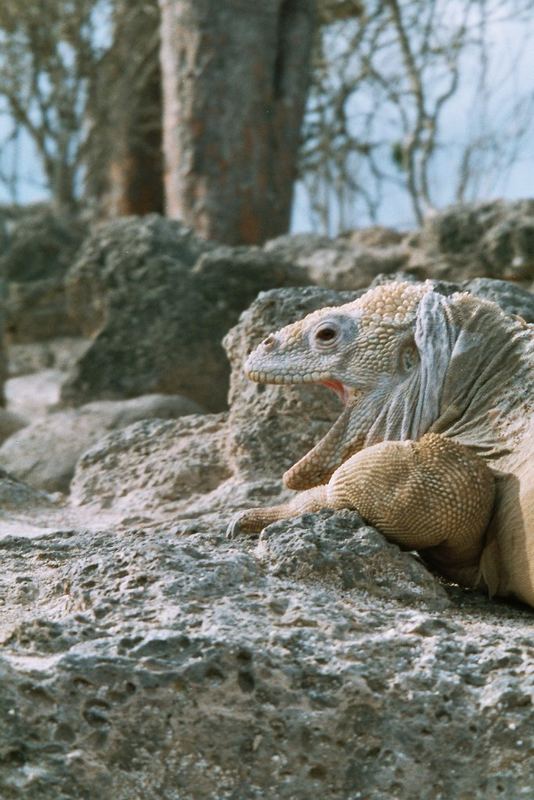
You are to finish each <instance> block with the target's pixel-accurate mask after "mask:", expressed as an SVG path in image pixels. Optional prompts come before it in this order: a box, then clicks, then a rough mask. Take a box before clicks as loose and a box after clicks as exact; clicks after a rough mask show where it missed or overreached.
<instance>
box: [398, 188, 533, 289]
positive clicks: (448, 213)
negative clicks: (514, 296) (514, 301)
mask: <svg viewBox="0 0 534 800" xmlns="http://www.w3.org/2000/svg"><path fill="white" fill-rule="evenodd" d="M411 244H412V245H413V246H414V247H415V250H414V253H413V255H412V258H411V259H410V265H411V267H412V268H413V267H417V268H418V269H419V271H420V274H421V275H424V276H425V277H435V278H439V279H443V280H453V281H459V280H460V281H461V280H469V279H472V278H476V277H487V278H498V279H508V280H514V281H519V282H523V283H524V284H525V285H528V284H529V283H531V282H532V281H533V280H534V201H533V200H518V201H515V202H512V203H506V202H504V201H502V200H496V201H492V202H486V203H471V204H463V205H461V204H460V205H454V206H450V207H449V208H446V209H444V210H443V211H440V212H437V213H435V214H433V215H431V216H429V217H428V218H427V219H426V220H425V223H424V225H423V227H422V230H421V232H420V233H418V234H416V235H415V236H413V237H411Z"/></svg>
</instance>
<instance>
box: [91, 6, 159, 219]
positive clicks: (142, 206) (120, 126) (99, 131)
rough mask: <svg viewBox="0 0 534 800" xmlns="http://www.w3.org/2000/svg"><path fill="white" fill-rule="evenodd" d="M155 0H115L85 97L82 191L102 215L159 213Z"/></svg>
mask: <svg viewBox="0 0 534 800" xmlns="http://www.w3.org/2000/svg"><path fill="white" fill-rule="evenodd" d="M159 19H160V17H159V7H158V0H142V2H141V1H140V0H135V2H131V0H118V2H117V3H116V5H115V14H114V22H113V29H114V38H113V45H112V48H111V50H110V52H109V53H108V54H107V55H106V56H105V57H104V59H103V62H102V63H101V65H100V69H99V75H98V83H97V85H96V86H94V87H93V93H92V98H91V102H90V108H91V116H92V120H93V132H94V135H93V137H92V140H91V141H90V148H89V149H90V155H89V160H90V168H89V170H88V179H87V186H88V195H89V196H92V197H93V198H95V199H96V200H97V201H98V205H99V209H100V211H101V214H102V216H104V217H106V218H109V217H117V216H124V215H128V214H148V213H150V212H159V213H162V212H163V207H164V190H163V152H162V132H161V115H162V99H161V70H160V64H159V58H158V51H159Z"/></svg>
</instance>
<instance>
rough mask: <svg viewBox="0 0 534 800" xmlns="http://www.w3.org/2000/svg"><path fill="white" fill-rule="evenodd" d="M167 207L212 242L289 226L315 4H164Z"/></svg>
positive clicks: (192, 0)
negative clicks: (212, 240)
mask: <svg viewBox="0 0 534 800" xmlns="http://www.w3.org/2000/svg"><path fill="white" fill-rule="evenodd" d="M160 9H161V65H162V77H163V107H164V113H163V150H164V155H165V197H166V210H167V214H168V216H170V217H174V218H179V219H182V220H183V221H184V222H186V223H187V224H189V225H191V226H192V227H193V228H194V229H195V231H196V232H197V233H198V234H200V235H201V236H204V237H206V238H209V239H214V240H217V241H220V242H225V243H227V244H241V243H244V244H256V243H259V242H263V241H265V240H266V239H269V238H271V237H273V236H278V235H280V234H282V233H285V232H286V231H287V229H288V226H289V221H290V212H291V200H292V191H293V183H294V180H295V176H296V160H297V151H298V144H299V134H300V127H301V122H302V116H303V113H304V107H305V101H306V94H307V89H308V84H309V76H310V54H311V47H312V40H313V32H314V20H315V0H261V2H251V1H250V0H160Z"/></svg>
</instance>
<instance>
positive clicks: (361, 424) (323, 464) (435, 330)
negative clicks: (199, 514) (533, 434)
mask: <svg viewBox="0 0 534 800" xmlns="http://www.w3.org/2000/svg"><path fill="white" fill-rule="evenodd" d="M511 324H512V323H511V321H510V320H509V319H508V318H506V317H505V315H504V314H503V313H502V312H501V311H500V309H499V308H498V307H497V306H496V305H495V304H494V303H488V302H486V301H483V300H480V299H478V298H474V297H472V296H469V295H466V294H456V295H453V296H452V297H444V296H442V295H440V294H437V293H436V292H434V291H433V289H432V285H431V284H430V283H429V282H427V283H424V284H413V283H389V284H384V285H382V286H378V287H376V288H375V289H371V290H370V291H368V292H366V293H365V294H364V295H363V296H362V297H360V298H358V299H357V300H355V301H354V302H351V303H347V304H345V305H342V306H336V307H331V308H323V309H320V310H318V311H314V312H313V313H311V314H309V315H308V316H307V317H305V318H304V319H302V320H299V321H298V322H295V323H293V324H292V325H287V326H286V327H285V328H282V329H281V330H279V331H278V332H276V333H272V334H270V335H269V336H268V337H267V338H266V339H265V340H264V341H263V342H262V343H261V344H260V345H259V346H258V347H257V348H256V350H254V351H253V353H251V355H250V356H249V358H248V360H247V362H246V364H245V371H246V373H247V375H248V377H249V378H250V379H251V380H253V381H257V382H260V383H276V384H299V383H314V384H322V385H324V386H327V387H328V388H330V389H333V390H334V391H335V392H336V393H337V394H338V396H339V397H340V398H341V400H342V402H343V403H344V406H345V408H344V410H343V412H342V413H341V416H340V417H339V418H338V420H337V421H336V423H335V424H334V425H333V427H332V428H331V429H330V431H329V432H328V433H327V434H326V436H325V437H324V438H323V439H322V440H321V441H320V442H319V444H317V445H316V446H315V447H314V448H313V450H311V451H310V452H309V453H308V454H307V455H306V456H304V458H302V459H301V460H300V461H299V462H298V463H297V464H295V465H294V466H293V467H292V468H291V469H290V470H289V471H288V472H286V474H285V475H284V481H285V483H286V485H287V486H289V487H290V488H293V489H304V488H308V487H310V486H315V485H318V484H320V483H325V482H327V481H328V480H329V478H330V477H331V475H332V473H333V472H334V471H335V470H336V469H337V467H339V466H340V465H341V464H342V463H343V462H344V461H345V460H346V459H347V458H349V457H350V456H351V455H352V454H353V453H355V452H357V451H358V450H360V449H361V448H362V447H367V446H369V445H372V444H375V443H376V442H379V441H384V440H394V439H396V440H405V439H418V438H419V437H420V436H422V435H423V434H424V433H426V432H427V431H428V430H429V429H430V428H431V427H432V430H438V431H439V430H442V429H444V428H445V429H447V425H448V426H449V427H450V426H451V425H452V426H453V427H454V426H456V428H455V431H454V432H455V433H458V436H457V437H456V438H458V440H460V441H461V440H462V439H461V435H462V433H463V432H464V431H467V433H466V434H465V435H466V436H468V435H471V433H472V431H473V430H475V432H476V437H478V439H482V438H483V434H484V431H483V430H482V429H483V427H484V425H486V423H487V420H486V419H485V417H486V416H487V414H486V411H487V408H486V405H485V403H486V400H487V391H488V385H489V383H491V381H492V380H494V378H493V377H492V376H494V375H497V376H498V378H499V379H501V378H502V375H503V374H504V373H505V372H506V371H507V369H509V368H510V367H509V366H508V367H507V361H506V359H507V356H506V352H507V350H508V349H509V347H510V346H511V344H510V343H511V342H512V341H513V336H512V335H511V333H510V330H509V327H510V325H511ZM492 342H493V343H492ZM509 360H510V359H509V358H508V361H509ZM481 375H483V376H485V383H486V385H484V381H481V380H480V376H481ZM440 425H442V428H440ZM462 426H463V427H462ZM476 426H478V428H477V427H476ZM447 430H448V429H447Z"/></svg>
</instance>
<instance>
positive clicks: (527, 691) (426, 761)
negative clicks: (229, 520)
mask: <svg viewBox="0 0 534 800" xmlns="http://www.w3.org/2000/svg"><path fill="white" fill-rule="evenodd" d="M309 524H310V526H313V520H312V519H310V521H309ZM340 524H341V530H340V531H337V532H336V530H337V529H336V520H335V518H334V517H332V518H330V527H329V529H328V530H327V529H326V527H325V528H323V529H322V532H321V533H319V534H314V535H315V536H316V538H315V541H316V542H317V543H320V545H321V546H322V548H323V552H327V553H329V554H330V556H331V557H332V558H333V559H334V560H336V559H337V560H338V561H339V560H340V559H341V558H342V556H343V547H344V544H346V542H347V536H346V533H343V526H345V524H346V520H345V519H344V518H343V517H342V518H341V521H340ZM179 532H180V528H179V526H172V527H171V526H169V525H166V526H165V525H159V526H155V527H153V528H151V529H147V528H145V529H143V528H139V527H135V526H131V527H130V528H129V529H128V530H123V531H121V532H120V534H119V533H118V532H117V531H113V530H110V529H106V528H104V529H102V530H100V531H98V530H92V531H86V530H85V531H84V530H83V527H81V528H79V529H78V530H76V531H75V530H66V529H65V530H60V531H57V532H54V531H53V530H52V531H50V532H48V533H46V534H44V535H42V536H41V537H34V538H32V539H25V538H23V537H21V536H19V537H16V536H11V537H9V538H7V539H5V540H4V541H3V542H2V543H1V547H2V559H3V565H4V567H3V571H2V576H1V577H0V587H1V593H2V597H4V598H6V603H4V605H3V606H2V608H1V610H0V613H1V614H2V620H3V624H2V629H1V630H2V640H3V641H2V657H1V660H0V673H1V680H0V763H1V765H2V766H1V768H0V795H1V796H2V798H5V799H6V800H15V798H17V799H18V798H20V797H24V798H25V800H59V798H61V800H79V798H86V800H96V798H103V797H105V798H108V797H109V798H114V800H131V799H132V798H137V797H142V798H143V800H178V798H179V800H219V799H220V798H245V797H247V798H258V799H259V798H267V800H308V798H310V797H321V798H324V800H346V798H348V797H350V798H353V797H354V798H357V797H362V798H363V797H372V798H373V800H375V799H376V800H390V799H391V798H392V797H395V798H397V799H398V800H408V798H410V800H411V798H414V797H417V798H420V800H435V798H440V797H441V798H449V797H469V798H473V800H487V798H493V797H495V798H497V797H502V798H506V800H517V798H521V797H524V798H527V797H530V796H531V793H532V788H533V784H532V779H531V774H532V773H531V770H529V741H530V736H531V733H532V726H533V724H534V717H533V713H534V712H533V706H532V686H531V684H530V683H529V676H531V663H529V657H531V656H530V654H529V650H530V649H531V645H532V642H531V638H530V634H529V626H530V622H531V617H530V615H529V613H528V612H523V611H521V610H519V609H513V608H511V607H507V606H500V605H497V604H491V603H489V602H488V601H484V600H482V599H478V598H477V597H476V596H474V595H469V594H463V593H462V594H461V595H459V594H458V593H456V592H454V591H452V592H451V594H450V599H451V603H450V606H449V607H448V608H445V609H441V610H439V611H438V610H435V609H434V610H433V609H432V608H429V607H428V606H427V605H425V598H424V596H423V595H420V597H419V599H418V600H417V599H415V598H414V599H412V601H411V602H410V603H409V604H408V605H406V604H404V603H399V602H398V601H396V600H393V599H391V598H387V599H385V598H384V597H382V596H381V593H380V591H378V592H374V591H372V585H371V584H372V577H371V575H370V572H368V573H367V576H368V577H367V581H368V583H367V587H366V588H365V589H363V590H362V585H361V584H359V585H358V586H357V587H356V588H350V589H343V588H342V587H341V586H340V585H339V581H338V580H332V581H329V580H323V581H317V583H316V582H314V580H313V579H311V578H310V579H308V578H307V579H306V580H302V579H300V578H299V577H297V576H296V575H294V574H290V575H287V574H286V575H283V576H282V575H276V574H273V571H272V570H270V569H265V568H264V567H263V562H262V560H258V558H256V557H255V554H254V551H253V549H252V544H251V543H250V542H248V541H246V540H245V541H240V542H237V543H235V542H232V543H228V542H227V541H225V539H224V538H223V537H222V536H221V534H220V528H219V529H217V527H216V526H213V527H212V531H211V533H207V534H204V535H198V534H196V535H191V536H188V537H185V538H184V537H183V536H179V535H177V533H179ZM286 541H288V544H289V545H290V546H291V540H290V539H286ZM336 542H338V543H339V545H340V552H339V553H337V554H336ZM360 547H361V553H362V555H361V557H362V558H364V555H363V553H364V551H365V549H366V548H369V549H370V550H371V551H374V552H375V553H376V550H374V548H375V547H376V542H375V540H374V537H373V536H371V537H370V539H369V540H368V543H367V544H366V541H365V536H364V534H363V533H362V534H361V539H360ZM304 557H306V556H304ZM354 558H355V559H356V557H354ZM384 558H387V552H384ZM405 558H411V557H409V556H406V557H405ZM308 563H311V561H310V559H309V557H308ZM375 567H376V568H377V569H379V570H380V562H379V561H377V562H375ZM384 568H385V569H386V570H387V568H388V566H387V563H386V564H384ZM403 580H408V577H407V576H406V575H404V576H403ZM419 588H420V587H419Z"/></svg>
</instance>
